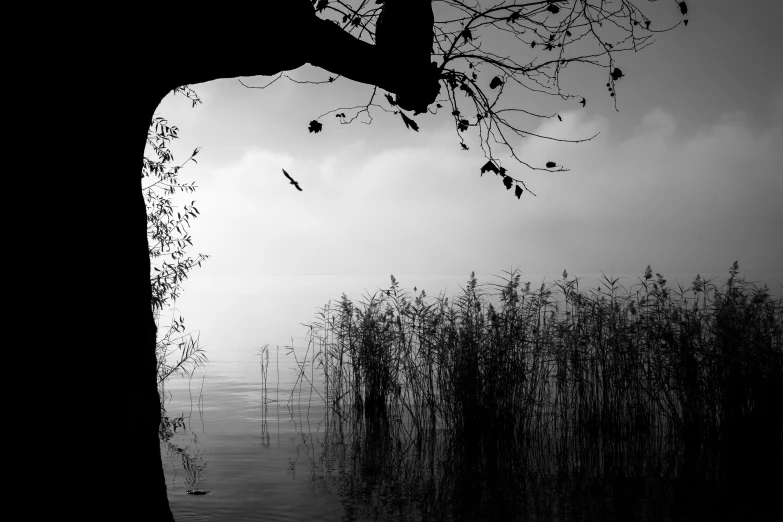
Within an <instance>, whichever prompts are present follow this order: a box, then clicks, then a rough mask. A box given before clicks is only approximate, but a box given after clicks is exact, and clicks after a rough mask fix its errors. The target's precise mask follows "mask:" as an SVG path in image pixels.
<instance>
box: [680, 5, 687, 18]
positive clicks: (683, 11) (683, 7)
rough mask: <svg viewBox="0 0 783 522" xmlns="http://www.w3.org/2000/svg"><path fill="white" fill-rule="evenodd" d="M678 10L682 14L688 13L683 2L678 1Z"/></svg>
mask: <svg viewBox="0 0 783 522" xmlns="http://www.w3.org/2000/svg"><path fill="white" fill-rule="evenodd" d="M680 12H681V13H682V14H683V15H686V14H688V6H687V5H685V2H680Z"/></svg>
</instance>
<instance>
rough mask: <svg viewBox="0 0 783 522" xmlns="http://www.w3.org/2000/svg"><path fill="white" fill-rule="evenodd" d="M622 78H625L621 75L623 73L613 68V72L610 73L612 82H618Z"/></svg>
mask: <svg viewBox="0 0 783 522" xmlns="http://www.w3.org/2000/svg"><path fill="white" fill-rule="evenodd" d="M623 76H625V75H624V74H623V71H621V70H620V69H617V68H616V67H615V69H614V71H612V80H614V81H617V80H619V79H620V78H622V77H623Z"/></svg>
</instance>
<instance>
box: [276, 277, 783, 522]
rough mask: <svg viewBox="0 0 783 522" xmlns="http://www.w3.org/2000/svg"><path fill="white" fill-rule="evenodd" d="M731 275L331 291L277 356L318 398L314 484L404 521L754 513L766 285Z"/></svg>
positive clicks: (780, 310)
mask: <svg viewBox="0 0 783 522" xmlns="http://www.w3.org/2000/svg"><path fill="white" fill-rule="evenodd" d="M738 272H739V265H738V264H737V262H735V263H734V264H733V265H732V267H731V268H730V269H729V278H728V280H727V281H726V283H725V284H723V285H722V286H720V287H719V286H717V285H716V284H714V283H713V282H712V281H713V280H706V281H705V280H702V279H701V277H700V276H697V277H696V279H694V280H693V283H692V285H691V286H690V287H689V288H683V287H682V286H681V285H678V288H676V289H674V288H670V287H669V286H668V285H667V281H666V279H665V278H664V277H663V276H662V275H661V274H655V276H653V273H652V269H651V268H650V267H647V270H646V272H645V274H644V276H643V277H641V278H639V283H638V284H636V285H634V286H632V287H631V289H630V290H626V289H625V288H624V287H622V286H620V285H618V284H617V279H611V278H608V277H606V276H604V281H603V283H602V286H603V288H599V289H597V290H595V289H591V290H590V291H589V292H585V291H581V290H580V287H579V280H578V279H577V278H574V279H570V280H569V279H568V274H567V272H566V271H564V272H563V278H562V280H558V281H556V282H555V283H554V284H552V285H550V286H549V287H545V286H544V285H543V284H542V286H541V288H540V289H538V290H531V289H530V285H529V283H528V284H523V283H521V282H520V277H521V275H520V273H518V271H514V272H507V273H506V275H507V277H506V278H505V280H504V284H493V285H479V284H478V282H477V280H476V278H475V276H474V274H471V277H470V279H469V280H468V282H467V286H466V287H465V288H464V289H463V293H462V295H459V296H457V297H455V298H453V299H452V300H449V299H448V298H446V297H444V296H443V295H441V296H439V297H437V298H435V299H432V298H428V296H427V295H426V294H425V292H424V291H420V292H418V293H417V292H416V289H414V294H413V295H411V294H410V293H409V292H408V291H406V290H403V289H400V287H399V285H398V283H397V281H396V280H395V279H394V276H392V278H391V287H390V288H389V289H388V290H380V291H378V292H376V293H375V294H374V295H373V296H371V297H368V298H366V300H365V302H364V303H361V304H360V305H356V304H354V303H353V302H352V301H350V300H349V299H347V298H346V296H345V295H344V294H343V296H342V299H341V300H340V301H339V302H337V303H329V304H327V305H326V306H325V307H324V308H323V309H322V310H321V311H320V312H319V313H318V315H317V319H316V321H315V322H313V323H311V324H309V325H306V326H308V327H309V334H308V348H307V354H306V355H305V359H304V360H301V359H297V360H296V363H297V366H298V368H299V373H298V380H297V383H296V384H295V386H294V388H296V387H297V386H298V387H299V388H300V394H301V388H302V385H305V386H306V385H307V384H309V385H310V391H309V393H310V398H311V399H310V400H311V401H312V400H321V401H323V403H324V406H326V418H325V419H324V421H323V422H324V425H325V429H326V431H325V437H324V440H323V441H322V444H323V452H322V454H320V455H318V456H316V455H313V456H312V465H313V474H314V480H315V481H316V482H318V483H320V484H321V485H322V486H323V487H327V488H329V489H331V486H330V484H333V483H334V484H335V487H338V486H336V484H337V483H338V482H340V481H342V483H343V485H342V486H339V487H338V489H340V490H341V491H342V492H343V493H345V494H347V495H349V498H350V500H351V501H350V502H348V503H347V504H346V506H347V508H348V509H349V510H350V511H352V514H353V515H356V516H360V515H361V516H365V515H369V514H371V513H372V512H377V510H378V509H379V506H378V500H377V498H378V494H380V495H381V497H380V498H381V499H382V500H383V499H386V500H383V501H382V503H383V504H384V506H380V507H382V508H383V509H385V510H386V511H387V512H388V513H389V514H392V513H397V514H398V515H400V516H403V515H405V516H404V519H408V516H410V517H411V518H410V519H423V520H463V519H473V518H477V519H486V520H499V519H503V520H516V519H530V520H538V519H543V520H552V519H555V520H557V519H560V518H559V517H560V516H565V515H566V514H565V513H564V511H567V513H568V515H567V516H566V518H567V519H568V520H595V519H601V520H641V519H648V518H650V519H656V520H738V519H751V518H746V517H753V518H752V519H753V520H773V519H774V518H773V517H779V516H780V513H781V512H780V507H779V501H777V500H775V499H776V498H777V495H778V494H779V491H780V490H781V489H780V485H781V478H780V477H781V470H782V469H783V454H782V453H783V449H782V448H783V300H781V299H775V298H773V297H771V296H770V294H769V290H768V289H767V288H766V286H765V287H764V288H758V287H756V286H755V285H749V284H747V283H746V282H745V281H744V279H742V278H738V277H737V274H738ZM487 288H488V290H487ZM558 297H559V299H558ZM291 351H292V352H293V349H292V350H291ZM264 352H266V355H267V361H268V347H265V348H264ZM308 357H309V359H308ZM262 358H263V352H262ZM308 366H309V370H308V369H307V367H308ZM316 372H317V374H316ZM262 373H264V371H263V370H262ZM265 376H266V374H265V373H264V378H265ZM264 380H265V382H266V379H264ZM265 388H266V386H265V385H264V389H265ZM293 393H294V391H293V390H292V392H291V397H292V399H293ZM264 402H265V404H266V403H267V401H266V400H265V401H264ZM289 404H290V403H289ZM289 409H290V406H289ZM292 414H293V411H292ZM348 449H350V450H351V451H348ZM337 479H339V480H338V481H337V482H335V481H336V480H337ZM346 479H349V480H348V481H347V482H345V480H346ZM379 488H380V490H382V491H380V493H378V491H376V493H375V500H373V491H375V490H379ZM558 513H561V515H558ZM362 514H363V515H362ZM498 517H500V518H498ZM529 517H533V518H529ZM737 517H740V518H737Z"/></svg>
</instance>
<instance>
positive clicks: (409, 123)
mask: <svg viewBox="0 0 783 522" xmlns="http://www.w3.org/2000/svg"><path fill="white" fill-rule="evenodd" d="M400 116H402V121H404V122H405V126H406V127H408V128H409V129H413V130H415V131H416V132H419V126H418V125H417V124H416V122H415V121H413V120H412V119H410V118H408V117H407V116H405V114H404V113H403V112H402V111H400Z"/></svg>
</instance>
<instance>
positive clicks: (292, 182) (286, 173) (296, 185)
mask: <svg viewBox="0 0 783 522" xmlns="http://www.w3.org/2000/svg"><path fill="white" fill-rule="evenodd" d="M283 174H285V177H286V178H288V179H289V180H290V181H291V185H293V186H295V187H296V190H298V191H300V192H301V191H302V188H301V187H300V186H299V183H297V182H296V181H294V178H292V177H291V176H289V175H288V172H286V171H285V169H283Z"/></svg>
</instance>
